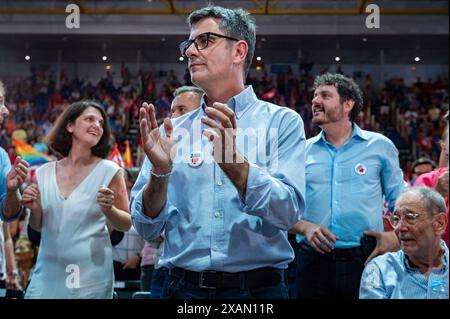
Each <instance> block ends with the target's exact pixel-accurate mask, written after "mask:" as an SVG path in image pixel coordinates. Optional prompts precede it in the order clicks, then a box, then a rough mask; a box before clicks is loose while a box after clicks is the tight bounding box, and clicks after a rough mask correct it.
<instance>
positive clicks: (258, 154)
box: [131, 7, 305, 299]
mask: <svg viewBox="0 0 450 319" xmlns="http://www.w3.org/2000/svg"><path fill="white" fill-rule="evenodd" d="M188 23H189V25H190V27H191V33H190V39H189V40H187V41H185V42H183V43H182V44H181V45H180V50H181V53H182V54H183V55H184V56H185V57H187V60H188V65H189V71H190V74H191V79H192V82H193V83H194V84H195V85H197V86H198V87H200V88H201V89H203V91H204V92H205V95H204V96H203V98H202V101H201V107H199V108H198V109H197V110H195V111H193V112H190V113H188V114H185V115H184V116H181V117H179V118H176V119H171V120H169V119H165V121H164V125H163V127H162V128H161V129H159V128H158V127H157V124H156V123H157V122H156V119H155V111H154V107H153V105H148V104H147V103H144V104H143V107H142V108H141V110H140V115H141V122H140V124H141V134H142V138H143V145H144V150H145V153H146V155H147V158H146V160H145V162H144V166H143V168H142V170H141V173H140V175H139V178H138V181H137V183H136V185H135V187H134V188H133V191H132V194H131V196H132V203H131V211H132V218H133V224H134V226H135V228H136V230H137V231H138V232H139V233H140V234H141V235H142V236H143V237H144V238H145V239H146V240H151V239H153V238H155V237H157V236H159V235H160V234H161V232H162V231H165V235H166V240H165V243H164V253H163V255H162V256H161V259H160V264H161V265H162V266H164V267H167V268H169V269H170V270H169V274H168V278H167V280H165V285H164V288H163V298H178V299H192V298H194V299H204V298H240V299H242V298H277V299H280V298H287V297H288V289H287V286H286V281H285V269H286V268H287V265H288V264H289V263H290V262H291V261H292V260H293V259H294V252H293V250H292V247H291V246H290V244H289V241H288V239H287V230H288V229H289V228H290V227H292V226H293V225H294V224H295V223H296V222H297V221H298V219H299V217H300V214H301V213H302V212H303V210H304V207H305V200H304V192H305V157H304V156H305V155H304V149H305V135H304V127H303V121H302V119H301V118H300V116H299V115H298V114H297V113H295V112H293V111H292V110H290V109H288V108H282V107H279V106H276V105H273V104H271V103H268V102H264V101H261V100H259V99H258V98H257V97H256V95H255V93H254V91H253V89H252V87H251V86H249V87H245V79H246V77H247V74H248V71H249V69H250V66H251V64H252V58H253V53H254V50H255V38H256V33H255V24H254V21H253V19H252V18H250V16H249V14H248V12H246V11H244V10H242V9H236V10H231V9H226V8H222V7H206V8H203V9H200V10H197V11H195V12H193V13H192V14H191V15H190V16H189V18H188Z"/></svg>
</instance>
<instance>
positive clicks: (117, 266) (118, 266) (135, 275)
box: [113, 260, 141, 281]
mask: <svg viewBox="0 0 450 319" xmlns="http://www.w3.org/2000/svg"><path fill="white" fill-rule="evenodd" d="M113 266H114V279H115V280H122V281H127V280H139V279H140V278H141V267H139V266H138V267H137V268H136V269H123V265H122V263H121V262H119V261H115V260H114V263H113Z"/></svg>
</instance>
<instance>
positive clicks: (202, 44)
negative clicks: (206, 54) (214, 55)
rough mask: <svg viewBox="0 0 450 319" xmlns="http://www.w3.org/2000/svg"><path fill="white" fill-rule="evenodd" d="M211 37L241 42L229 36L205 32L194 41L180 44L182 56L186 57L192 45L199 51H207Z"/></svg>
mask: <svg viewBox="0 0 450 319" xmlns="http://www.w3.org/2000/svg"><path fill="white" fill-rule="evenodd" d="M211 36H214V37H218V38H224V39H227V40H232V41H239V39H236V38H232V37H229V36H226V35H223V34H217V33H214V32H205V33H202V34H199V35H198V36H196V37H195V38H194V39H192V40H186V41H183V42H181V43H180V52H181V55H182V56H184V57H186V51H187V49H189V47H190V46H191V45H192V43H194V45H195V48H196V49H197V50H199V51H200V50H203V49H206V48H207V47H208V44H209V38H210V37H211Z"/></svg>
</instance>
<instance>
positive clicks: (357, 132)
mask: <svg viewBox="0 0 450 319" xmlns="http://www.w3.org/2000/svg"><path fill="white" fill-rule="evenodd" d="M354 138H361V139H363V140H368V136H367V134H366V133H365V132H363V130H361V128H360V127H359V126H358V125H357V124H356V123H352V136H351V137H350V138H349V139H348V141H347V142H345V144H347V143H349V142H350V141H351V140H352V139H354ZM319 141H320V142H323V143H326V144H329V143H328V141H327V139H326V137H325V133H324V132H323V130H322V131H320V133H319V134H317V135H316V136H314V137H313V138H311V143H317V142H319ZM345 144H344V145H345Z"/></svg>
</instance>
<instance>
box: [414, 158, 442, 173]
mask: <svg viewBox="0 0 450 319" xmlns="http://www.w3.org/2000/svg"><path fill="white" fill-rule="evenodd" d="M422 164H430V165H431V166H433V169H435V168H436V167H437V165H436V163H435V162H434V161H433V160H432V159H431V158H428V157H425V156H423V157H419V158H418V159H416V160H415V161H414V162H413V163H412V169H413V172H414V169H415V168H416V166H417V165H422Z"/></svg>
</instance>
